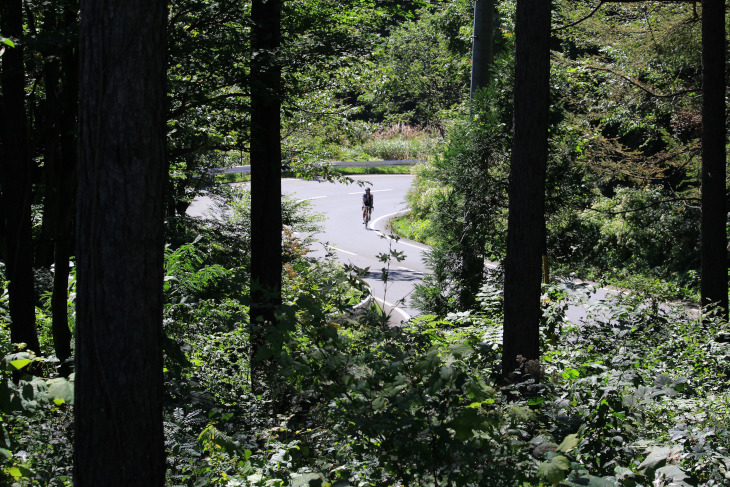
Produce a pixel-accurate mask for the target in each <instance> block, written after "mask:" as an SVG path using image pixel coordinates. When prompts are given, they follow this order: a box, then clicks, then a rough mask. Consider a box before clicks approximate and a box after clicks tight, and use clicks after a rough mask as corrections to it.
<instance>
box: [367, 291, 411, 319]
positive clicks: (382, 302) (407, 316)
mask: <svg viewBox="0 0 730 487" xmlns="http://www.w3.org/2000/svg"><path fill="white" fill-rule="evenodd" d="M373 299H374V300H375V301H377V302H379V303H381V304H383V305H385V306H389V307H390V308H392V309H393V310H395V311H397V312H398V313H400V315H401V316H402V317H403V320H404V321H408V320H410V319H411V315H409V314H408V313H406V312H405V311H403V310H402V309H400V308H398V307H396V305H394V304H391V303H389V302H387V301H385V300H383V299H380V298H379V297H377V296H373Z"/></svg>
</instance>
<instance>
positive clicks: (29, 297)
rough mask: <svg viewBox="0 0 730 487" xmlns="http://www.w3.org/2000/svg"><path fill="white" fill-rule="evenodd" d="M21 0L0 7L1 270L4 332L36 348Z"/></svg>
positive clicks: (14, 341)
mask: <svg viewBox="0 0 730 487" xmlns="http://www.w3.org/2000/svg"><path fill="white" fill-rule="evenodd" d="M22 7H23V5H22V1H21V0H6V1H5V2H3V3H2V6H1V7H0V8H2V10H0V17H1V19H0V22H2V24H1V25H2V33H3V36H5V37H9V38H11V39H12V40H13V41H15V47H9V48H7V49H6V50H5V53H4V54H3V62H2V94H3V97H2V104H3V117H2V122H0V123H1V124H2V130H1V131H0V134H1V135H0V137H1V138H2V154H0V186H2V199H3V202H2V206H3V213H4V219H5V221H4V225H3V230H4V235H5V239H6V242H5V248H6V252H7V255H6V256H5V258H6V264H7V273H8V279H9V280H10V285H9V289H8V291H9V294H10V296H9V298H10V320H11V323H10V338H11V340H12V341H13V343H26V344H27V345H28V348H30V349H31V350H34V351H36V352H39V351H40V345H39V343H38V334H37V332H36V328H35V299H34V290H33V246H32V235H31V201H32V198H33V191H32V181H31V173H32V165H31V160H30V157H29V153H28V133H27V132H28V131H27V127H26V114H25V69H24V64H23V41H22V37H23V11H22Z"/></svg>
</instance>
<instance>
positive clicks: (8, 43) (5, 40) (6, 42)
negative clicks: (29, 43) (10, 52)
mask: <svg viewBox="0 0 730 487" xmlns="http://www.w3.org/2000/svg"><path fill="white" fill-rule="evenodd" d="M3 44H5V45H6V46H10V47H15V43H14V42H13V41H11V40H10V39H3Z"/></svg>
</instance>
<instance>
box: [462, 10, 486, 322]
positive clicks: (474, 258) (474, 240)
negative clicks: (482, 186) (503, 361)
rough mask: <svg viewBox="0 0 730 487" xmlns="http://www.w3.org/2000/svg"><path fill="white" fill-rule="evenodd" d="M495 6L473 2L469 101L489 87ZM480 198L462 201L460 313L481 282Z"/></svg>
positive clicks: (483, 242) (470, 196)
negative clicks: (478, 92) (479, 91)
mask: <svg viewBox="0 0 730 487" xmlns="http://www.w3.org/2000/svg"><path fill="white" fill-rule="evenodd" d="M493 28H494V2H493V0H476V1H475V2H474V39H473V42H472V65H471V98H472V99H473V98H474V94H475V93H476V92H477V91H478V90H479V89H481V88H484V87H485V86H487V85H488V84H489V80H490V70H491V69H492V64H493V63H494V48H493V46H494V39H493V35H492V30H493ZM488 165H489V161H487V160H485V161H482V167H483V170H484V171H485V172H486V171H487V170H488ZM479 198H484V195H481V194H467V195H465V198H464V220H463V222H462V227H461V228H462V230H461V241H460V242H459V249H460V251H461V268H460V269H459V274H460V276H459V282H458V286H459V304H458V306H459V309H462V310H467V309H472V308H474V307H475V306H476V295H477V293H478V292H479V288H480V286H481V284H482V280H483V278H484V246H485V245H486V237H485V236H484V235H483V234H482V233H480V229H479V226H480V225H479V222H480V219H481V218H483V216H482V215H479V214H478V213H479V210H478V208H479V207H482V208H483V207H484V206H485V205H483V204H481V202H479V201H476V199H479Z"/></svg>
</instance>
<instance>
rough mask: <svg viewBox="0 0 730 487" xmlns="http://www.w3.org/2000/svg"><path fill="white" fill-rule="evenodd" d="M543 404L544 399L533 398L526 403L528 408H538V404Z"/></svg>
mask: <svg viewBox="0 0 730 487" xmlns="http://www.w3.org/2000/svg"><path fill="white" fill-rule="evenodd" d="M544 402H545V398H544V397H533V398H532V399H530V400H529V401H527V405H528V406H539V405H540V404H542V403H544Z"/></svg>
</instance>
